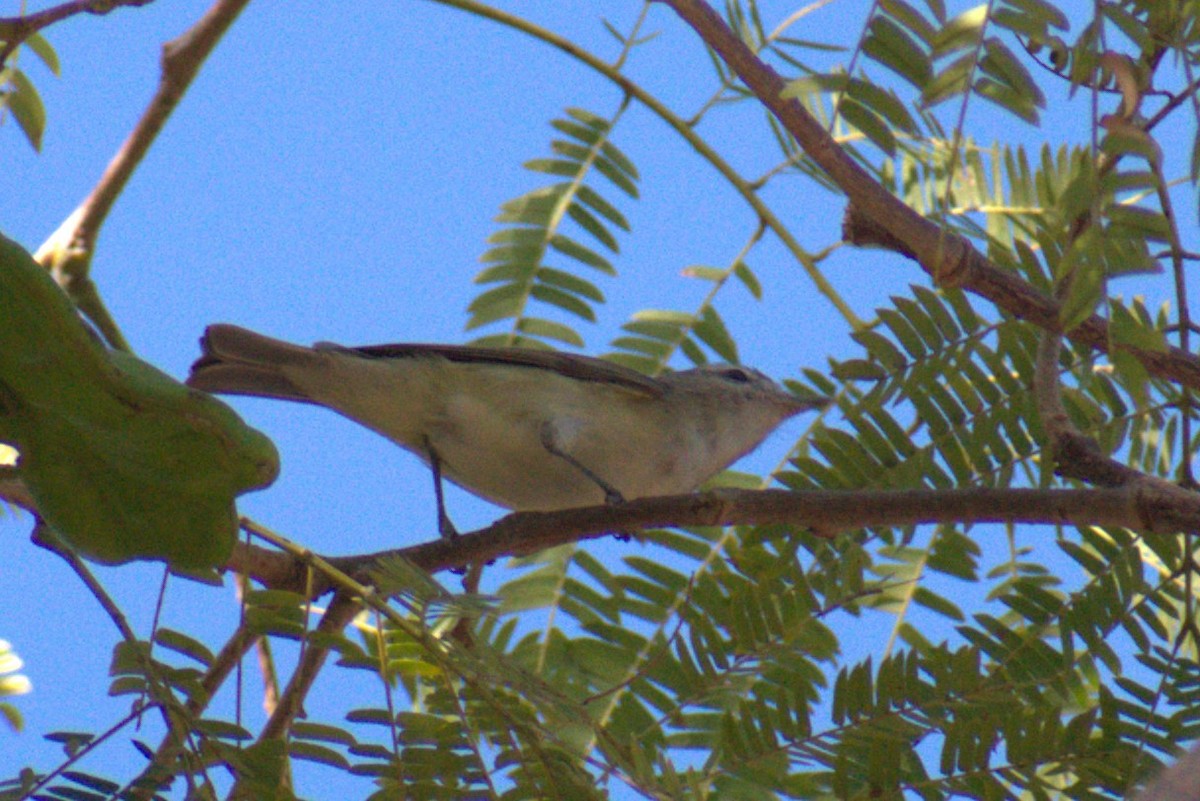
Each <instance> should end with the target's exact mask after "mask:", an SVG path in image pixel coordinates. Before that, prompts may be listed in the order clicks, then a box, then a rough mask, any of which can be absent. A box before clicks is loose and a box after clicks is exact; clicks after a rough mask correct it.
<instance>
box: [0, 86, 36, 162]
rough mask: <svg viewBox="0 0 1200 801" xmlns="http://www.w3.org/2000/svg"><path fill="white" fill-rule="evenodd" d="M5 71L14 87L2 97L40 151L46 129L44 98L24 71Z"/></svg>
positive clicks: (32, 143)
mask: <svg viewBox="0 0 1200 801" xmlns="http://www.w3.org/2000/svg"><path fill="white" fill-rule="evenodd" d="M4 72H5V73H6V74H7V78H8V83H9V85H10V86H11V87H12V88H11V89H10V90H9V91H8V92H6V93H4V94H2V95H0V98H2V99H3V101H4V105H7V106H8V108H9V110H10V111H12V115H13V119H15V120H16V121H17V125H19V126H20V127H21V131H22V132H23V133H24V134H25V138H26V139H28V140H29V144H30V145H32V146H33V149H34V150H37V151H40V150H41V149H42V134H43V133H45V131H46V107H45V106H43V105H42V98H41V96H40V95H39V94H38V91H37V89H36V88H35V87H34V85H33V83H32V82H31V81H30V80H29V78H27V77H25V73H24V72H22V71H21V70H19V69H16V68H9V69H6V70H4Z"/></svg>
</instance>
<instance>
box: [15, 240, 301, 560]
mask: <svg viewBox="0 0 1200 801" xmlns="http://www.w3.org/2000/svg"><path fill="white" fill-rule="evenodd" d="M0 306H2V307H3V308H4V309H5V313H4V314H3V315H0V440H3V441H5V442H8V443H10V444H12V445H14V446H15V447H16V448H17V450H18V451H20V453H21V459H20V464H19V470H20V474H21V477H22V479H23V481H24V482H25V484H26V485H27V486H28V488H29V491H30V493H31V494H32V495H33V497H34V500H35V501H36V502H37V505H38V511H39V513H40V514H41V516H42V518H43V520H45V522H46V523H47V524H48V525H49V526H50V527H52V528H53V530H54V531H55V532H56V533H57V534H58V535H60V536H61V537H62V538H63V539H64V540H66V542H68V543H69V544H70V545H72V546H73V547H75V548H77V549H78V550H79V551H80V552H81V553H83V554H85V555H87V556H89V557H91V558H93V559H96V560H99V561H103V562H126V561H129V560H131V559H163V560H166V561H167V562H170V563H171V564H172V565H174V566H176V567H180V568H202V567H212V566H216V565H220V564H223V563H224V562H225V561H226V560H227V559H228V557H229V553H230V550H231V549H232V547H233V542H234V539H235V538H236V536H237V512H236V509H235V508H234V498H235V497H236V496H237V495H239V494H241V493H243V492H246V491H248V490H251V489H257V488H260V487H264V486H266V485H268V484H270V483H271V482H272V481H274V479H275V476H276V475H277V474H278V472H279V456H278V454H277V453H276V451H275V448H274V446H273V445H272V444H271V442H270V440H268V439H267V438H266V437H265V436H263V435H262V434H260V433H259V432H257V431H255V430H254V429H252V428H249V427H248V426H246V425H245V424H244V423H242V421H241V420H240V419H239V418H238V417H237V415H235V414H234V413H233V411H232V410H231V409H230V408H229V407H228V406H226V405H225V404H223V403H221V402H220V401H218V400H217V399H216V398H213V397H212V396H210V395H208V394H206V393H202V392H197V391H195V390H192V389H189V388H187V387H185V386H184V385H183V384H181V383H179V382H177V381H175V380H174V379H172V378H171V377H170V376H167V375H166V374H164V373H161V372H159V371H158V370H156V369H155V368H153V367H151V366H150V365H148V364H146V363H145V362H142V361H140V360H139V359H137V358H135V357H133V356H131V355H129V354H127V353H121V352H118V351H108V350H106V349H105V348H104V347H103V346H102V345H101V344H100V343H99V342H98V341H97V340H96V338H95V337H94V335H93V334H92V333H91V332H90V331H89V330H88V329H87V328H86V327H85V326H84V324H83V323H82V322H81V321H80V319H79V316H78V315H77V314H76V312H75V310H74V308H73V307H72V305H71V304H70V302H69V301H68V300H67V298H66V295H64V294H63V292H62V290H61V289H59V287H58V285H57V284H55V283H54V281H53V280H51V278H50V276H49V275H48V274H47V273H46V271H45V270H44V269H42V267H40V266H39V265H38V264H37V263H36V262H35V261H34V260H33V259H32V258H31V257H30V256H29V254H28V253H26V252H25V251H24V250H23V249H21V247H20V246H18V245H17V244H16V243H15V242H12V241H11V240H9V239H6V238H3V237H0Z"/></svg>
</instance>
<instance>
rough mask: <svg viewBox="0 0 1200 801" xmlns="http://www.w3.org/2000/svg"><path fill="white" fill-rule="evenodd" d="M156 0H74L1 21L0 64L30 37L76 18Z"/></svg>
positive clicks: (100, 14) (1, 18)
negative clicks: (70, 18) (68, 19)
mask: <svg viewBox="0 0 1200 801" xmlns="http://www.w3.org/2000/svg"><path fill="white" fill-rule="evenodd" d="M153 2H154V0H73V2H70V3H62V4H60V5H57V6H51V7H50V8H47V9H43V10H42V11H37V12H35V13H33V14H22V15H21V16H19V17H0V42H3V43H4V45H3V47H0V64H4V63H5V62H6V61H8V57H9V56H11V55H12V54H13V51H14V50H16V49H17V48H18V47H20V46H21V45H22V44H23V43H24V42H25V41H26V40H28V39H29V37H30V36H33V35H34V34H35V33H38V32H39V31H41V30H43V29H45V28H48V27H50V26H51V25H53V24H54V23H56V22H61V21H62V20H64V19H67V18H68V17H73V16H75V15H76V14H95V15H97V16H102V15H104V14H107V13H109V12H110V11H112V10H113V9H114V8H120V7H121V6H145V5H149V4H150V3H153Z"/></svg>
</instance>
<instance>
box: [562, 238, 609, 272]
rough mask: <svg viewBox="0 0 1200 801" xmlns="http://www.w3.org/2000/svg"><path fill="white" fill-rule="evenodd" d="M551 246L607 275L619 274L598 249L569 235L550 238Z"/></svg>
mask: <svg viewBox="0 0 1200 801" xmlns="http://www.w3.org/2000/svg"><path fill="white" fill-rule="evenodd" d="M550 247H552V248H554V249H555V250H557V251H558V252H559V253H561V254H563V255H564V256H569V257H571V258H572V259H575V260H576V261H578V262H580V263H582V264H586V265H587V266H588V267H594V268H595V269H597V270H599V271H600V272H602V273H605V274H606V275H616V274H617V271H616V268H614V267H613V266H612V262H610V261H609V260H608V259H606V258H604V257H603V256H601V255H600V254H599V253H597V252H596V251H594V250H591V249H589V248H586V247H584V246H583V245H581V244H579V243H578V242H576V241H575V240H574V239H571V238H569V237H567V236H563V235H562V234H555V235H554V237H553V238H552V239H551V240H550Z"/></svg>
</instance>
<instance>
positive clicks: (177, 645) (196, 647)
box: [154, 628, 215, 667]
mask: <svg viewBox="0 0 1200 801" xmlns="http://www.w3.org/2000/svg"><path fill="white" fill-rule="evenodd" d="M154 641H155V642H156V643H158V644H159V645H161V646H163V647H164V648H169V649H170V650H172V651H174V652H176V653H179V654H183V655H184V656H187V657H190V658H192V659H194V660H196V661H197V662H199V663H200V664H201V665H203V666H204V667H208V666H209V665H211V664H212V662H213V659H215V657H214V656H213V652H212V651H210V650H209V649H208V646H206V645H205V644H204V643H202V642H200V641H199V640H196V639H193V638H192V637H189V636H188V635H186V634H184V633H182V632H178V631H174V630H173V629H168V628H160V629H158V631H156V632H155V633H154Z"/></svg>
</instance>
